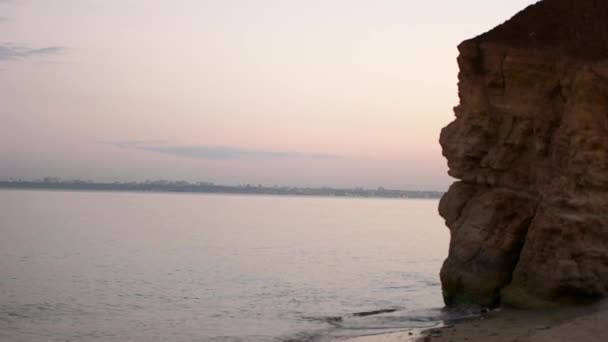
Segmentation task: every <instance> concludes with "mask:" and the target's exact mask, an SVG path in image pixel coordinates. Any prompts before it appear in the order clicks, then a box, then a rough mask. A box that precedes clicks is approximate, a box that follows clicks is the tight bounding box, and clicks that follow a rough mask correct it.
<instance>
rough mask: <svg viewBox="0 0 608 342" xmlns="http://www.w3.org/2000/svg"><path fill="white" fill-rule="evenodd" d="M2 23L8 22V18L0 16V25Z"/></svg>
mask: <svg viewBox="0 0 608 342" xmlns="http://www.w3.org/2000/svg"><path fill="white" fill-rule="evenodd" d="M3 21H8V17H2V16H0V23H1V22H3Z"/></svg>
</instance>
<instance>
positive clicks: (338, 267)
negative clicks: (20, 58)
mask: <svg viewBox="0 0 608 342" xmlns="http://www.w3.org/2000/svg"><path fill="white" fill-rule="evenodd" d="M448 239H449V236H448V230H447V229H446V228H445V227H444V224H443V221H442V219H441V218H440V217H439V216H438V214H437V201H436V200H386V199H334V198H305V197H297V198H295V197H294V198H290V197H262V196H228V195H226V196H224V195H188V194H161V193H155V194H143V193H111V192H105V193H104V192H98V193H95V192H51V191H0V340H2V341H254V342H255V341H292V340H293V341H314V340H328V339H332V338H340V337H344V336H353V335H364V334H369V333H374V332H381V331H390V330H403V329H404V328H408V327H424V326H428V325H432V324H435V323H436V322H437V320H438V319H439V318H440V316H441V310H440V308H441V307H442V305H443V304H442V302H441V291H440V284H439V280H438V271H439V268H440V266H441V263H442V261H443V259H444V258H445V257H446V254H447V247H448ZM385 309H392V310H396V311H395V312H391V313H384V314H379V315H370V316H364V317H359V316H357V315H354V314H355V313H358V312H364V311H376V310H385Z"/></svg>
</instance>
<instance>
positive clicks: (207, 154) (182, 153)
mask: <svg viewBox="0 0 608 342" xmlns="http://www.w3.org/2000/svg"><path fill="white" fill-rule="evenodd" d="M113 144H114V145H115V146H118V147H120V148H129V149H136V150H141V151H148V152H155V153H161V154H168V155H173V156H178V157H186V158H194V159H207V160H235V159H340V156H338V155H334V154H326V153H300V152H291V151H270V150H256V149H248V148H242V147H234V146H206V145H174V144H167V143H158V142H140V141H135V142H133V141H131V142H117V143H113Z"/></svg>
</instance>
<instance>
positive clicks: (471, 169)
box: [439, 0, 608, 307]
mask: <svg viewBox="0 0 608 342" xmlns="http://www.w3.org/2000/svg"><path fill="white" fill-rule="evenodd" d="M459 51H460V56H459V57H458V64H459V66H460V73H459V76H458V77H459V96H460V104H459V105H458V106H457V107H456V108H455V109H454V111H455V114H456V119H455V121H453V122H452V123H451V124H449V125H448V126H447V127H446V128H444V129H443V130H442V132H441V138H440V143H441V146H442V148H443V154H444V156H445V157H446V158H447V160H448V166H449V174H450V175H451V176H453V177H455V178H457V179H458V180H459V181H457V182H456V183H454V184H453V185H452V186H451V188H450V189H449V191H448V192H447V193H446V195H445V196H444V197H443V198H442V200H441V202H440V205H439V212H440V214H441V216H443V217H444V219H445V220H446V224H447V226H448V227H449V228H450V233H451V242H450V250H449V256H448V258H447V259H446V261H445V262H444V265H443V267H442V270H441V281H442V286H443V293H444V299H445V302H446V304H447V305H453V304H458V303H473V304H479V305H484V306H496V305H499V304H508V305H513V306H517V307H536V306H547V305H554V304H560V303H581V302H587V301H594V300H596V299H599V298H602V297H605V296H606V295H608V2H606V1H605V0H543V1H540V2H538V3H536V4H534V5H532V6H530V7H528V8H527V9H525V10H523V11H522V12H520V13H518V14H517V15H516V16H515V17H513V18H512V19H510V20H509V21H507V22H505V23H504V24H502V25H500V26H498V27H496V28H495V29H493V30H491V31H489V32H487V33H485V34H483V35H481V36H479V37H477V38H474V39H471V40H468V41H465V42H463V43H462V44H461V45H460V46H459Z"/></svg>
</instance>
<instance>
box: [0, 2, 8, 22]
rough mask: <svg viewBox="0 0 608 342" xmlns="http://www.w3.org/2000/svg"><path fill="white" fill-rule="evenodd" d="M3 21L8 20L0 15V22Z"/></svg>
mask: <svg viewBox="0 0 608 342" xmlns="http://www.w3.org/2000/svg"><path fill="white" fill-rule="evenodd" d="M0 2H2V1H1V0H0ZM3 21H8V17H1V16H0V23H1V22H3Z"/></svg>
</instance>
